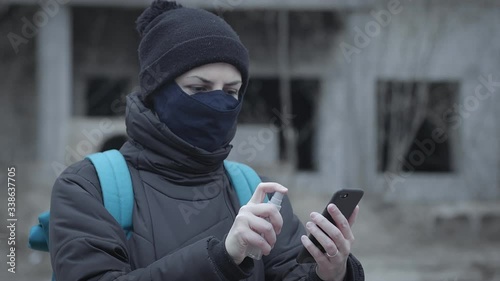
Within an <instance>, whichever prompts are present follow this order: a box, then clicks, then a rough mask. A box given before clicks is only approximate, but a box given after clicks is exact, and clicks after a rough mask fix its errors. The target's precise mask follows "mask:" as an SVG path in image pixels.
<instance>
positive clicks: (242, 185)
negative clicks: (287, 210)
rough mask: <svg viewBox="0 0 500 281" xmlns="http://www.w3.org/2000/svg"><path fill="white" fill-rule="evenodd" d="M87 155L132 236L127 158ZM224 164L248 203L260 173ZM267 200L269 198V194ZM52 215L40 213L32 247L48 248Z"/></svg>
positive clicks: (109, 153) (107, 198) (116, 214)
mask: <svg viewBox="0 0 500 281" xmlns="http://www.w3.org/2000/svg"><path fill="white" fill-rule="evenodd" d="M87 158H88V159H89V160H90V161H91V162H92V164H93V165H94V167H95V169H96V171H97V176H98V178H99V182H100V184H101V189H102V197H103V201H104V207H106V209H107V210H108V212H109V213H111V215H113V217H114V218H115V219H116V221H117V222H118V223H119V224H120V225H121V227H122V229H123V230H124V231H125V233H126V235H127V237H130V233H131V231H132V230H133V225H132V211H133V206H134V190H133V188H132V180H131V178H130V172H129V170H128V166H127V163H126V162H125V158H123V155H122V154H121V153H120V152H119V151H118V150H108V151H105V152H99V153H95V154H92V155H89V156H87ZM224 167H225V168H226V171H227V173H228V176H229V179H230V181H231V183H232V185H233V187H234V189H235V190H236V193H237V194H238V200H239V202H240V205H241V206H243V205H246V204H247V203H248V201H249V200H250V198H251V197H252V194H253V193H254V191H255V189H256V188H257V185H259V183H260V182H261V179H260V177H259V176H258V175H257V173H256V172H255V171H254V170H253V169H252V168H250V167H248V166H247V165H244V164H241V163H237V162H231V161H224ZM265 200H266V201H267V196H266V198H265ZM49 218H50V213H49V212H48V211H47V212H43V213H41V214H40V215H39V216H38V221H39V224H37V225H35V226H33V227H32V228H31V230H30V234H29V238H28V241H29V244H28V246H29V247H30V248H31V249H33V250H38V251H44V252H48V251H49Z"/></svg>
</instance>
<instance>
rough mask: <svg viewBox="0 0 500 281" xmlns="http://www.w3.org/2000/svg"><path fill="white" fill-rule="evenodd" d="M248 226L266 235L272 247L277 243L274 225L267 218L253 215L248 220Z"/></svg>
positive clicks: (265, 237)
mask: <svg viewBox="0 0 500 281" xmlns="http://www.w3.org/2000/svg"><path fill="white" fill-rule="evenodd" d="M248 226H249V227H250V229H251V230H253V231H254V232H256V233H257V234H259V235H264V239H266V241H267V243H268V244H269V245H270V246H271V247H273V246H274V244H276V232H275V231H274V228H273V225H272V224H271V223H270V222H268V221H267V220H265V219H263V218H260V217H256V216H253V217H251V218H250V219H249V220H248Z"/></svg>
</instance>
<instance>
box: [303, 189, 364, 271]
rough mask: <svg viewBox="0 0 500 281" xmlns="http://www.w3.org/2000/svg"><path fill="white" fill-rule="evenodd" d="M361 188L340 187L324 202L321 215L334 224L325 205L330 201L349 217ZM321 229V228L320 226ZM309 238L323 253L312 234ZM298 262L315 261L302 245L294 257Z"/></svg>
mask: <svg viewBox="0 0 500 281" xmlns="http://www.w3.org/2000/svg"><path fill="white" fill-rule="evenodd" d="M363 194H364V192H363V190H361V189H342V190H339V191H337V192H335V194H333V196H332V199H330V202H328V204H326V207H325V209H324V210H323V216H324V217H325V218H326V219H328V220H329V221H330V222H331V223H333V224H334V225H336V223H335V222H334V221H333V218H332V216H330V213H328V210H327V207H328V205H330V204H331V203H333V204H335V205H336V206H337V207H338V208H339V210H340V212H341V213H342V214H343V215H344V217H346V219H349V217H350V216H351V215H352V212H353V211H354V209H355V208H356V205H358V203H359V201H360V200H361V197H363ZM320 229H321V228H320ZM309 239H311V241H312V242H313V243H314V245H316V247H318V248H319V249H320V250H321V251H322V252H323V253H325V249H323V247H322V246H321V244H320V243H319V242H318V240H316V238H314V236H313V235H312V234H309ZM296 260H297V262H298V263H315V262H316V261H315V260H314V258H313V257H312V256H311V254H309V251H308V250H307V249H306V248H305V247H302V250H301V251H300V253H299V255H298V256H297V258H296Z"/></svg>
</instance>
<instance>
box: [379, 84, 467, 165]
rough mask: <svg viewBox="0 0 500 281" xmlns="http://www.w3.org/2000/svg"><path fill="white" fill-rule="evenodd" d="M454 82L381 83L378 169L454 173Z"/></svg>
mask: <svg viewBox="0 0 500 281" xmlns="http://www.w3.org/2000/svg"><path fill="white" fill-rule="evenodd" d="M458 90H459V84H458V82H454V81H434V82H430V81H396V80H380V81H378V82H377V114H378V120H377V123H378V141H377V145H378V149H377V150H378V170H379V171H381V172H385V171H391V172H398V171H404V172H409V171H412V172H413V171H415V172H441V173H443V172H452V171H453V170H454V163H453V161H452V160H453V157H452V144H453V136H454V135H455V133H454V132H453V129H456V128H451V126H450V123H449V122H447V121H448V120H446V114H447V112H448V111H449V109H450V108H452V107H453V105H454V103H455V101H456V99H457V95H458Z"/></svg>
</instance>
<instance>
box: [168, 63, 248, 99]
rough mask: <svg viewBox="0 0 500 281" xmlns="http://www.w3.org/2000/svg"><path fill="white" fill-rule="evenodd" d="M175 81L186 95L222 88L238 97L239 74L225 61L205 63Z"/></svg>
mask: <svg viewBox="0 0 500 281" xmlns="http://www.w3.org/2000/svg"><path fill="white" fill-rule="evenodd" d="M175 82H176V83H177V84H178V85H179V86H180V87H181V88H182V90H183V91H184V92H186V93H187V94H188V95H193V94H196V93H200V92H210V91H215V90H222V91H224V92H226V93H227V94H229V95H231V96H233V97H234V98H235V99H238V93H239V90H240V88H241V84H242V81H241V74H240V72H239V71H238V70H237V69H236V68H235V67H234V66H232V65H230V64H227V63H211V64H206V65H203V66H200V67H197V68H194V69H191V70H190V71H188V72H186V73H184V74H183V75H181V76H179V77H177V79H175Z"/></svg>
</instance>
